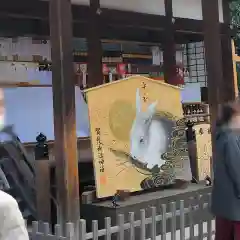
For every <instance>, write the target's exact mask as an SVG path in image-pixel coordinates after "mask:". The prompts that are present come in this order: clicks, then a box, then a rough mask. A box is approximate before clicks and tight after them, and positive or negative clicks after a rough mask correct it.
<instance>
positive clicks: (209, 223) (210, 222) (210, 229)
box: [207, 193, 213, 240]
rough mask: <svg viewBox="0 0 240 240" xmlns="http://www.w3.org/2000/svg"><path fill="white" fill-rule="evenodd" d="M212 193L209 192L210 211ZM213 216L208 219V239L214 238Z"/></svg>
mask: <svg viewBox="0 0 240 240" xmlns="http://www.w3.org/2000/svg"><path fill="white" fill-rule="evenodd" d="M211 197H212V195H211V193H209V194H208V209H209V211H210V205H211ZM212 231H213V229H212V218H211V217H210V218H209V219H208V220H207V240H212Z"/></svg>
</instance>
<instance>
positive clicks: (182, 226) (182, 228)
mask: <svg viewBox="0 0 240 240" xmlns="http://www.w3.org/2000/svg"><path fill="white" fill-rule="evenodd" d="M180 240H185V212H184V200H180Z"/></svg>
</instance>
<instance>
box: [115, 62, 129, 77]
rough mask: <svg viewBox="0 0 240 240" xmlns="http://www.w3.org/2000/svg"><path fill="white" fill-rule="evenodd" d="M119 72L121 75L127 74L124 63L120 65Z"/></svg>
mask: <svg viewBox="0 0 240 240" xmlns="http://www.w3.org/2000/svg"><path fill="white" fill-rule="evenodd" d="M117 72H118V74H119V75H125V74H126V72H127V71H126V64H124V63H119V64H118V65H117Z"/></svg>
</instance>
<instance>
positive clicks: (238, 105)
mask: <svg viewBox="0 0 240 240" xmlns="http://www.w3.org/2000/svg"><path fill="white" fill-rule="evenodd" d="M217 125H218V126H226V125H227V126H229V127H231V128H240V102H239V101H234V102H229V103H224V104H223V105H222V106H221V109H220V114H219V119H218V121H217Z"/></svg>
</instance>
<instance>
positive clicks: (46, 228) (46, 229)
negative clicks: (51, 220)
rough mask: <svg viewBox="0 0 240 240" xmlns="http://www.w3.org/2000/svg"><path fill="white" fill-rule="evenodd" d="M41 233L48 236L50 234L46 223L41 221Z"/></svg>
mask: <svg viewBox="0 0 240 240" xmlns="http://www.w3.org/2000/svg"><path fill="white" fill-rule="evenodd" d="M43 234H44V236H48V235H49V234H50V228H49V224H48V223H43Z"/></svg>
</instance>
